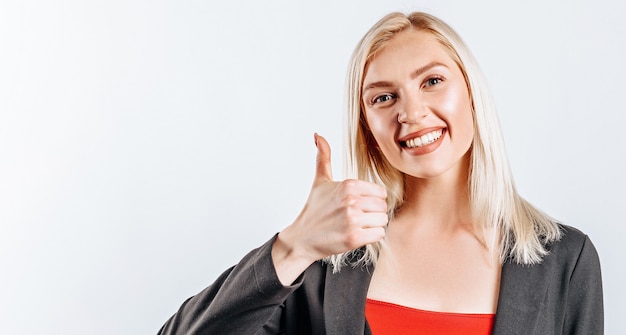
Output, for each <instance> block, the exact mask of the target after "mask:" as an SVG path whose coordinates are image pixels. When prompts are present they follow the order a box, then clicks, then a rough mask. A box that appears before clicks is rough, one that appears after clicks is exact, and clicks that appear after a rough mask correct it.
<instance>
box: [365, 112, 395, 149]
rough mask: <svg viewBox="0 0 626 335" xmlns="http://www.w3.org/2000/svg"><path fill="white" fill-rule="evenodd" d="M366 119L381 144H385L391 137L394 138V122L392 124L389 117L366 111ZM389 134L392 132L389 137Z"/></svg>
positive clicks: (377, 141)
mask: <svg viewBox="0 0 626 335" xmlns="http://www.w3.org/2000/svg"><path fill="white" fill-rule="evenodd" d="M365 120H366V121H367V125H368V127H369V129H370V131H371V132H372V135H374V139H375V140H376V143H378V145H379V146H385V145H387V141H388V140H389V138H391V139H393V138H392V137H393V129H392V128H393V124H391V122H390V119H389V118H386V117H384V116H381V115H378V114H376V113H366V114H365ZM389 134H391V135H392V137H389V136H388V135H389Z"/></svg>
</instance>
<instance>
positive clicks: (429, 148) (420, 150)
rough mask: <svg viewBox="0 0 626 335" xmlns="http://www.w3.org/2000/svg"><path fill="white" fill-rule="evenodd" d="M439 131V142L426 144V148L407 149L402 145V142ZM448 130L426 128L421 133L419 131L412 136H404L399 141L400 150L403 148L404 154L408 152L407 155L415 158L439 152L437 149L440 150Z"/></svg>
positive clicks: (443, 128)
mask: <svg viewBox="0 0 626 335" xmlns="http://www.w3.org/2000/svg"><path fill="white" fill-rule="evenodd" d="M439 129H441V136H439V138H438V139H437V140H435V141H434V142H432V143H428V144H426V145H424V146H421V147H418V148H407V147H405V146H403V145H402V144H400V143H401V142H404V141H407V140H410V139H412V138H415V137H419V136H422V135H424V134H428V133H430V132H432V131H435V130H439ZM447 130H448V129H447V128H445V127H431V128H425V129H422V130H420V131H417V132H414V133H411V134H408V135H406V136H403V137H401V138H399V139H398V145H400V148H402V150H403V151H404V152H406V153H408V154H410V155H414V156H418V155H424V154H427V153H431V152H433V151H435V150H437V148H439V146H440V145H441V143H443V138H444V136H445V135H446V133H447Z"/></svg>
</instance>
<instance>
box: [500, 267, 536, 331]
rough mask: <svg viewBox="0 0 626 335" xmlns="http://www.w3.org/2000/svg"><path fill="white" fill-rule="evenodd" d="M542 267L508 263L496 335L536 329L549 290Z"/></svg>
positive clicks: (505, 270) (501, 290)
mask: <svg viewBox="0 0 626 335" xmlns="http://www.w3.org/2000/svg"><path fill="white" fill-rule="evenodd" d="M538 267H540V265H535V266H528V265H517V264H513V263H510V262H506V263H504V266H503V267H502V275H501V279H500V295H499V297H498V307H497V310H496V318H495V322H494V327H493V332H492V334H493V335H515V334H530V333H531V332H532V329H533V328H534V325H535V323H536V321H537V319H538V317H539V315H538V313H539V307H540V306H541V304H542V302H543V300H544V297H545V294H546V290H547V285H546V278H541V277H542V276H541V271H537V268H538Z"/></svg>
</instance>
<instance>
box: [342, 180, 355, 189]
mask: <svg viewBox="0 0 626 335" xmlns="http://www.w3.org/2000/svg"><path fill="white" fill-rule="evenodd" d="M356 185H357V180H355V179H346V180H344V181H342V182H341V184H340V188H341V190H342V191H344V192H352V191H353V190H354V189H355V188H356Z"/></svg>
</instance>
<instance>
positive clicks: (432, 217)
mask: <svg viewBox="0 0 626 335" xmlns="http://www.w3.org/2000/svg"><path fill="white" fill-rule="evenodd" d="M454 170H456V171H448V173H445V174H443V175H441V176H438V177H435V178H428V179H422V178H415V177H411V176H407V177H406V181H405V200H404V203H403V205H402V207H401V208H400V210H399V211H398V213H397V216H396V218H397V220H394V222H396V221H397V222H399V225H400V224H401V225H406V226H408V227H406V228H409V229H419V230H424V229H425V230H429V231H433V232H435V231H439V232H444V231H451V230H457V229H458V228H461V227H463V228H470V229H471V226H472V223H473V222H472V210H471V205H470V200H469V188H468V183H467V180H468V177H469V171H468V170H469V169H468V168H460V169H454Z"/></svg>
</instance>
